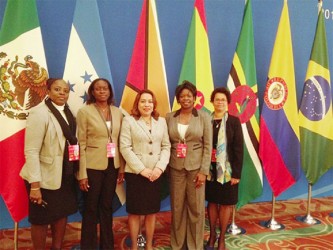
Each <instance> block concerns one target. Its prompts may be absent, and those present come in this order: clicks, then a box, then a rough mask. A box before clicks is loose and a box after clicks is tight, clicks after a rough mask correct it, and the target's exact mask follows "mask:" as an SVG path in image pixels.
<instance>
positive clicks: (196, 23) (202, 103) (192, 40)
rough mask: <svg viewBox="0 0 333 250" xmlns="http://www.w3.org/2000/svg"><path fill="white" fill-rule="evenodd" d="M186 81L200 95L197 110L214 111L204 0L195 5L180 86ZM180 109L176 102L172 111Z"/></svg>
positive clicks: (196, 2) (196, 105)
mask: <svg viewBox="0 0 333 250" xmlns="http://www.w3.org/2000/svg"><path fill="white" fill-rule="evenodd" d="M184 80H188V81H190V82H192V83H193V84H194V85H195V86H196V88H197V91H198V94H197V99H196V103H195V108H196V109H203V110H205V111H208V112H211V111H213V105H212V104H211V102H210V95H211V93H212V91H213V90H214V83H213V76H212V68H211V62H210V49H209V40H208V32H207V22H206V14H205V6H204V0H196V1H195V3H194V11H193V15H192V21H191V26H190V31H189V34H188V38H187V44H186V48H185V55H184V59H183V65H182V69H181V72H180V77H179V81H178V85H179V84H181V83H182V82H183V81H184ZM178 108H179V104H178V103H177V101H176V100H174V102H173V106H172V110H176V109H178Z"/></svg>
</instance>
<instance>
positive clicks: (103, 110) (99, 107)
mask: <svg viewBox="0 0 333 250" xmlns="http://www.w3.org/2000/svg"><path fill="white" fill-rule="evenodd" d="M96 106H97V107H98V109H99V110H102V112H105V111H106V110H107V109H108V107H109V106H106V107H105V108H102V107H101V106H99V105H98V104H97V103H96Z"/></svg>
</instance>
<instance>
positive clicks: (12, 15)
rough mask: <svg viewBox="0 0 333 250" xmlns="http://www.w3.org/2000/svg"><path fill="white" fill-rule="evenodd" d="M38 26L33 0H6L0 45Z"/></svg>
mask: <svg viewBox="0 0 333 250" xmlns="http://www.w3.org/2000/svg"><path fill="white" fill-rule="evenodd" d="M37 27H39V21H38V14H37V8H36V1H35V0H8V3H7V6H6V10H5V15H4V18H3V22H2V26H1V32H0V46H1V45H4V44H6V43H8V42H10V41H12V40H14V39H15V38H17V37H18V36H19V35H21V34H23V33H25V32H27V31H29V30H32V29H34V28H37Z"/></svg>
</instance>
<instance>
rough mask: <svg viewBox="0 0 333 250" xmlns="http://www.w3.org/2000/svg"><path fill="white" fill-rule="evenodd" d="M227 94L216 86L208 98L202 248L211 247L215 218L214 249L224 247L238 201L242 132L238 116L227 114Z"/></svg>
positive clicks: (210, 248)
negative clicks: (209, 136)
mask: <svg viewBox="0 0 333 250" xmlns="http://www.w3.org/2000/svg"><path fill="white" fill-rule="evenodd" d="M230 99H231V97H230V93H229V91H228V90H227V89H226V88H223V87H221V88H216V89H215V90H214V91H213V93H212V94H211V98H210V101H211V102H212V103H213V106H214V113H213V114H212V127H213V150H212V157H211V167H210V174H209V175H208V177H207V181H206V200H207V201H208V207H207V213H208V219H209V225H210V237H209V240H208V243H207V245H206V247H205V249H206V250H212V249H214V244H215V241H216V237H217V236H216V231H215V227H216V221H217V219H219V220H220V228H221V232H220V237H219V242H218V249H219V250H222V249H226V248H225V232H226V230H227V225H228V221H229V218H230V213H231V211H232V207H233V205H235V204H236V203H237V201H238V183H239V181H240V178H241V171H242V165H243V133H242V127H241V123H240V121H239V119H238V118H237V117H235V116H232V115H230V114H228V103H230Z"/></svg>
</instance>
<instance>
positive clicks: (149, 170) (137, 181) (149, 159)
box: [120, 89, 170, 250]
mask: <svg viewBox="0 0 333 250" xmlns="http://www.w3.org/2000/svg"><path fill="white" fill-rule="evenodd" d="M156 108H157V101H156V98H155V95H154V94H153V92H151V91H150V90H147V89H146V90H142V91H140V92H139V93H138V94H137V96H136V98H135V101H134V104H133V109H132V111H131V114H132V115H131V116H127V117H125V118H124V120H123V124H122V129H121V135H120V151H121V153H122V155H123V157H124V159H125V160H126V166H125V172H126V210H127V212H128V224H129V229H130V236H131V241H132V246H131V249H132V250H134V249H137V248H138V246H137V244H136V242H137V237H138V234H139V229H140V215H144V216H145V229H146V249H147V250H152V249H153V235H154V230H155V221H156V213H157V212H159V211H160V203H161V198H160V197H161V195H160V186H161V179H160V176H161V174H162V173H163V172H164V170H165V168H166V166H167V164H168V162H169V158H170V141H169V135H168V128H167V125H166V122H165V119H164V118H163V117H159V114H158V112H157V111H156Z"/></svg>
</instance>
